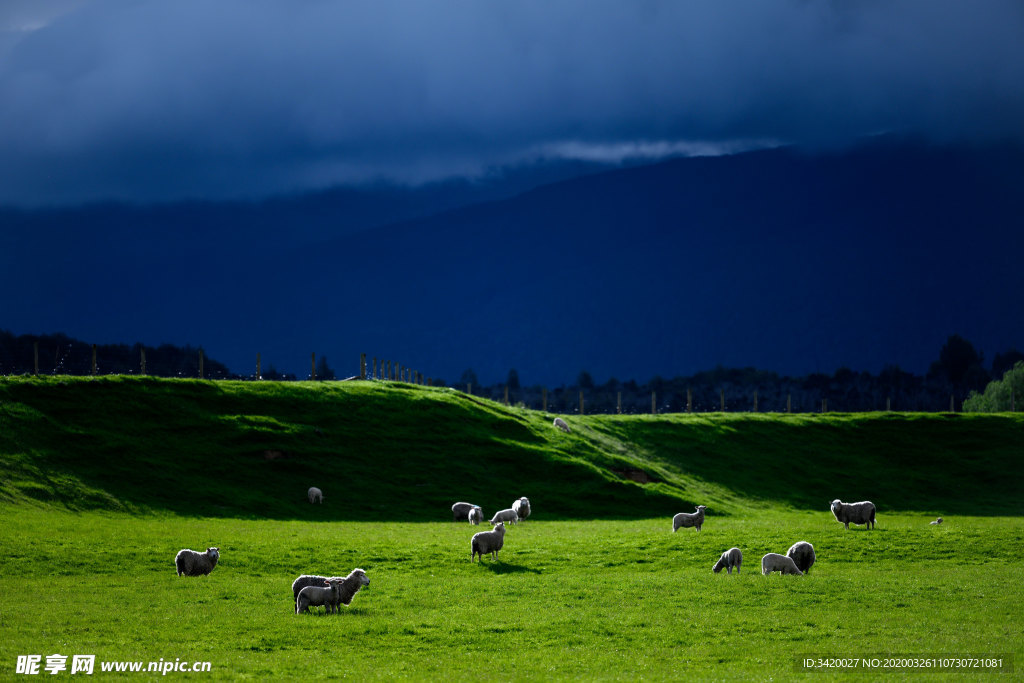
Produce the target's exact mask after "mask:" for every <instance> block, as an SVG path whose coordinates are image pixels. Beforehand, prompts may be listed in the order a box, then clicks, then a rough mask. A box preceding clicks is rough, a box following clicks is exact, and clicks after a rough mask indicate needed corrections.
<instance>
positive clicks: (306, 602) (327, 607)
mask: <svg viewBox="0 0 1024 683" xmlns="http://www.w3.org/2000/svg"><path fill="white" fill-rule="evenodd" d="M342 581H344V579H341V578H338V577H334V578H330V579H325V580H324V585H323V586H306V587H305V588H303V589H302V590H300V591H299V595H298V597H297V598H295V613H296V614H302V613H303V612H308V611H309V608H310V607H320V606H323V608H324V614H330V613H331V609H332V608H331V605H337V604H338V589H339V588H340V587H341V582H342Z"/></svg>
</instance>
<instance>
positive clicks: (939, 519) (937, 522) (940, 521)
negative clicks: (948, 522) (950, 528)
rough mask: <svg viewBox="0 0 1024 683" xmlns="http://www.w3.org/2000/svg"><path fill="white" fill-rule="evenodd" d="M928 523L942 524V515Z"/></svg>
mask: <svg viewBox="0 0 1024 683" xmlns="http://www.w3.org/2000/svg"><path fill="white" fill-rule="evenodd" d="M928 523H929V524H942V517H939V518H938V519H936V520H935V521H934V522H928Z"/></svg>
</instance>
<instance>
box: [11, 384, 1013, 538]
mask: <svg viewBox="0 0 1024 683" xmlns="http://www.w3.org/2000/svg"><path fill="white" fill-rule="evenodd" d="M550 419H551V416H550V415H546V414H544V413H540V412H537V411H529V410H523V409H517V408H508V407H505V406H501V405H499V404H496V403H493V402H490V401H486V400H480V399H477V398H474V397H472V396H467V395H465V394H463V393H460V392H457V391H453V390H450V389H438V388H426V387H418V386H413V385H407V384H401V383H378V382H348V383H272V382H267V383H242V382H237V383H235V382H216V383H214V382H202V381H192V380H166V379H155V378H133V377H103V378H96V379H90V378H71V377H63V378H7V379H2V380H0V469H2V471H3V473H4V476H3V479H2V483H0V501H4V502H9V503H21V504H32V505H43V506H57V507H61V508H67V509H71V510H91V509H105V510H113V511H128V512H140V513H141V512H147V511H154V512H156V511H166V512H171V513H178V514H189V515H200V516H215V517H229V516H231V517H250V516H257V517H269V518H277V519H313V520H315V519H348V520H367V521H370V520H384V519H395V520H399V519H408V520H417V521H428V520H438V519H443V518H444V517H445V515H446V514H448V512H447V511H448V508H449V507H450V506H451V503H452V502H454V501H455V500H470V501H473V502H477V503H479V504H481V505H483V506H484V509H485V512H486V513H488V514H490V513H491V512H493V511H494V510H496V509H499V508H501V507H507V506H508V505H509V504H511V501H512V500H513V499H514V498H516V497H518V496H520V495H527V496H529V497H530V499H531V501H533V503H534V507H535V508H536V509H538V510H543V513H544V517H545V518H547V519H559V518H562V519H572V518H579V519H590V518H641V517H652V516H661V515H668V514H673V513H674V512H678V511H680V510H687V509H690V508H691V507H692V506H693V505H695V504H697V503H701V504H704V505H707V506H708V513H709V514H715V515H735V514H743V513H744V512H746V511H749V510H751V509H757V508H764V507H782V508H792V509H813V510H823V509H827V506H828V501H829V500H831V499H832V498H837V497H838V498H842V499H843V500H860V499H872V500H874V501H875V502H876V504H877V505H878V507H879V509H880V510H881V511H885V510H903V511H923V512H936V513H939V514H942V513H945V514H954V513H960V514H974V515H979V514H984V515H989V514H1022V513H1024V501H1022V500H1021V498H1020V495H1019V493H1020V491H1021V490H1024V463H1022V461H1024V415H959V414H957V415H951V414H903V413H871V414H826V415H807V414H802V415H777V414H773V415H765V414H748V413H740V414H720V413H719V414H700V415H659V416H657V417H654V416H585V417H582V418H580V417H576V418H570V419H569V421H570V423H571V424H572V425H573V427H574V430H573V433H572V434H563V433H562V432H560V431H558V430H556V429H554V428H552V426H551V423H550ZM309 486H319V487H320V488H322V489H323V490H324V494H325V503H324V505H323V506H310V505H309V504H308V503H307V502H306V501H305V491H306V489H307V488H308V487H309Z"/></svg>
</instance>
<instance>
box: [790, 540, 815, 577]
mask: <svg viewBox="0 0 1024 683" xmlns="http://www.w3.org/2000/svg"><path fill="white" fill-rule="evenodd" d="M786 557H791V558H793V563H794V564H795V565H796V568H797V569H799V570H800V571H802V572H803V573H804V574H806V573H807V572H809V571H811V565H812V564H814V560H815V557H814V546H813V545H811V544H810V543H808V542H807V541H797V542H796V543H794V544H793V545H791V546H790V547H789V550H787V551H786Z"/></svg>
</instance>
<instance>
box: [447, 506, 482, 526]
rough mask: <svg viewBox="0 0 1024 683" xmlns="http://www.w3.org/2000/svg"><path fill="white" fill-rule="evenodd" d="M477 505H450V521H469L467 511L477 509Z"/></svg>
mask: <svg viewBox="0 0 1024 683" xmlns="http://www.w3.org/2000/svg"><path fill="white" fill-rule="evenodd" d="M478 507H480V506H479V505H473V504H472V503H462V502H459V503H456V504H455V505H452V521H453V522H465V521H466V520H467V519H469V511H470V510H472V509H473V508H478Z"/></svg>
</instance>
